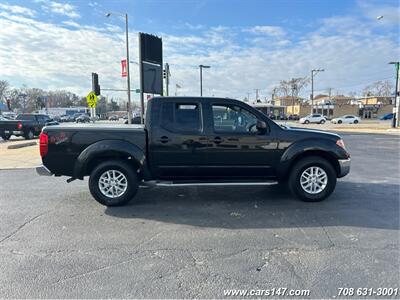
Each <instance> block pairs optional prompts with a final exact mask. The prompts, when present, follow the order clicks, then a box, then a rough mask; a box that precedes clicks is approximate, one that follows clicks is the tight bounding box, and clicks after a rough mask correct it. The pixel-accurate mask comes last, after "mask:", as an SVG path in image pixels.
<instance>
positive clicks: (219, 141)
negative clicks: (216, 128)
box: [214, 136, 223, 144]
mask: <svg viewBox="0 0 400 300" xmlns="http://www.w3.org/2000/svg"><path fill="white" fill-rule="evenodd" d="M222 141H223V139H222V138H221V137H220V136H216V137H215V138H214V143H215V144H220V143H222Z"/></svg>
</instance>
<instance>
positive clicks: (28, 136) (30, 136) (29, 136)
mask: <svg viewBox="0 0 400 300" xmlns="http://www.w3.org/2000/svg"><path fill="white" fill-rule="evenodd" d="M24 137H25V139H26V140H31V139H33V138H34V137H35V133H34V132H33V130H32V129H29V130H28V131H27V132H26V133H25V135H24Z"/></svg>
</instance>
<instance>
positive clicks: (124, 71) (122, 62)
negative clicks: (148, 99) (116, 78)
mask: <svg viewBox="0 0 400 300" xmlns="http://www.w3.org/2000/svg"><path fill="white" fill-rule="evenodd" d="M121 68H122V70H121V75H122V77H126V76H128V72H127V71H126V59H123V60H121Z"/></svg>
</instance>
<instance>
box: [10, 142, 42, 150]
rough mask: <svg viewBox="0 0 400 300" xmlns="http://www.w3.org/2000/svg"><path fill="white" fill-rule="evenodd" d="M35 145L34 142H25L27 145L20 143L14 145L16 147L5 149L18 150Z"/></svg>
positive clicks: (11, 146)
mask: <svg viewBox="0 0 400 300" xmlns="http://www.w3.org/2000/svg"><path fill="white" fill-rule="evenodd" d="M35 145H37V143H36V142H27V143H21V144H16V145H10V146H8V147H7V149H19V148H24V147H29V146H35Z"/></svg>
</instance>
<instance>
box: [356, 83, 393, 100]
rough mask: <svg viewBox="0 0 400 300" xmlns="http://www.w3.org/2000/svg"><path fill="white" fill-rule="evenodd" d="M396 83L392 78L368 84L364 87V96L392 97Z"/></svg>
mask: <svg viewBox="0 0 400 300" xmlns="http://www.w3.org/2000/svg"><path fill="white" fill-rule="evenodd" d="M393 90H394V85H393V83H392V82H391V81H390V80H385V81H381V80H380V81H376V82H374V83H372V84H370V85H367V86H366V87H365V88H364V89H363V92H362V93H363V95H364V96H386V97H390V96H391V95H392V93H393Z"/></svg>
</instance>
